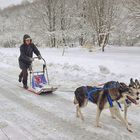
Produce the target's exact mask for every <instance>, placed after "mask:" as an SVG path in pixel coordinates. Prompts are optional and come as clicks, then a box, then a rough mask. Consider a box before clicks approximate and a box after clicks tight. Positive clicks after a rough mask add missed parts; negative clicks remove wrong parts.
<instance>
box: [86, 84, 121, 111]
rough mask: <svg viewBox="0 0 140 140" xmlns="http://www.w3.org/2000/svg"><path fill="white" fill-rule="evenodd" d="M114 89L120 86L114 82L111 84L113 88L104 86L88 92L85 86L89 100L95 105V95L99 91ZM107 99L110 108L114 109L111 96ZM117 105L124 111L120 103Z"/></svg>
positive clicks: (107, 95)
mask: <svg viewBox="0 0 140 140" xmlns="http://www.w3.org/2000/svg"><path fill="white" fill-rule="evenodd" d="M114 88H118V84H117V83H116V82H113V83H112V84H111V86H109V87H108V86H104V87H103V88H100V87H93V89H92V90H90V91H88V89H87V86H84V89H85V91H86V96H87V99H88V100H89V101H91V102H92V103H94V98H93V94H95V93H96V92H97V91H103V90H108V89H114ZM106 97H107V100H108V103H109V105H110V107H113V100H112V99H111V96H110V95H109V94H108V93H107V94H106ZM117 104H118V106H119V108H120V109H121V110H122V107H121V104H120V103H119V102H117Z"/></svg>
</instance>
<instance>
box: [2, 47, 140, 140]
mask: <svg viewBox="0 0 140 140" xmlns="http://www.w3.org/2000/svg"><path fill="white" fill-rule="evenodd" d="M39 49H40V52H41V54H42V56H43V57H44V58H45V59H46V61H47V66H48V72H49V79H50V83H51V84H52V85H55V86H56V85H57V86H58V87H59V89H58V90H57V91H56V92H55V93H53V94H51V95H47V96H37V95H34V94H32V93H29V92H27V91H25V90H24V89H22V88H20V87H19V86H18V85H19V83H18V75H19V72H20V69H19V67H18V56H19V48H8V49H5V48H0V60H1V61H0V84H1V87H0V140H8V139H10V140H19V139H20V140H28V139H29V140H58V139H60V140H81V139H83V140H91V139H94V140H100V139H104V140H139V139H140V133H139V132H140V106H139V105H138V106H132V107H130V108H129V111H128V119H129V121H130V122H131V123H132V126H131V127H132V129H133V131H134V132H133V133H130V132H128V131H127V130H126V128H125V126H123V124H122V123H121V122H119V121H117V120H113V119H112V118H111V117H110V113H109V111H108V110H104V111H103V113H102V115H101V122H102V128H96V127H95V117H96V105H94V104H92V103H89V104H88V106H87V107H86V108H85V109H83V110H82V111H83V113H84V116H85V121H84V122H82V121H80V120H79V119H77V118H76V116H75V106H74V104H73V97H74V93H73V92H74V90H75V89H76V88H77V87H78V86H83V85H93V86H94V85H98V84H102V83H104V82H107V81H111V80H116V81H120V82H126V83H127V84H128V83H129V79H130V78H131V77H133V78H138V79H139V78H140V72H139V71H140V65H139V64H140V48H138V47H108V48H107V49H106V52H104V53H102V52H100V51H97V50H96V51H93V52H88V50H86V49H83V48H79V47H77V48H71V49H67V50H66V53H65V55H64V56H62V49H49V48H39ZM40 64H42V62H41V61H36V62H35V63H34V69H35V70H38V69H39V68H41V67H40ZM122 114H123V113H122Z"/></svg>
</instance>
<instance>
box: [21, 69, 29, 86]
mask: <svg viewBox="0 0 140 140" xmlns="http://www.w3.org/2000/svg"><path fill="white" fill-rule="evenodd" d="M22 73H23V81H22V82H23V87H24V88H26V89H27V88H28V86H27V81H28V71H27V69H23V70H22Z"/></svg>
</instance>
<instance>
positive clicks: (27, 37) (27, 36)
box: [23, 34, 32, 42]
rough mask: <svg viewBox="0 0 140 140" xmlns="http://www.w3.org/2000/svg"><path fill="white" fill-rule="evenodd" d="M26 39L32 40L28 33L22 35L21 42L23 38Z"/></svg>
mask: <svg viewBox="0 0 140 140" xmlns="http://www.w3.org/2000/svg"><path fill="white" fill-rule="evenodd" d="M27 39H30V40H32V39H31V37H30V36H29V35H28V34H25V35H24V36H23V42H25V40H27Z"/></svg>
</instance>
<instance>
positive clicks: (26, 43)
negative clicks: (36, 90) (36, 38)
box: [19, 34, 42, 89]
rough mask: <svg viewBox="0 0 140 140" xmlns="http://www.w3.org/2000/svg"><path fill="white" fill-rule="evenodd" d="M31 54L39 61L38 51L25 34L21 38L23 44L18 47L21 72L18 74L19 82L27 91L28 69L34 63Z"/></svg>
mask: <svg viewBox="0 0 140 140" xmlns="http://www.w3.org/2000/svg"><path fill="white" fill-rule="evenodd" d="M33 53H35V54H36V55H37V57H38V59H41V58H42V57H41V54H40V51H39V50H38V49H37V47H36V46H35V45H34V43H33V42H32V39H31V37H30V36H29V35H27V34H25V35H24V36H23V44H22V45H21V46H20V56H19V67H20V69H21V70H22V71H21V73H20V74H19V82H22V83H23V87H24V88H25V89H28V83H27V81H28V69H30V68H31V64H32V62H33V61H34V59H33Z"/></svg>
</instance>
